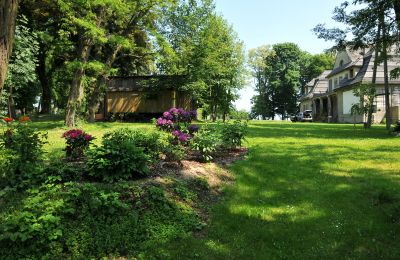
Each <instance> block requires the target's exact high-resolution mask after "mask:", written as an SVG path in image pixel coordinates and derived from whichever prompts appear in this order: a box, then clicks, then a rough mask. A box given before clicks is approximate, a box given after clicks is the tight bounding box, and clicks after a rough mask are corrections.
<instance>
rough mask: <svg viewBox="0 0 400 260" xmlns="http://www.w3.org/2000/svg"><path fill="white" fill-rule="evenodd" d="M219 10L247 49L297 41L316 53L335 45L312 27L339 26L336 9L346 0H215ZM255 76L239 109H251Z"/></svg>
mask: <svg viewBox="0 0 400 260" xmlns="http://www.w3.org/2000/svg"><path fill="white" fill-rule="evenodd" d="M215 1H216V8H217V12H218V13H220V14H222V15H223V16H224V17H225V19H226V20H227V21H228V22H229V23H230V24H231V25H232V26H233V29H234V30H235V31H236V32H237V33H238V35H239V38H240V39H241V40H242V41H243V42H244V44H245V46H246V50H249V49H252V48H256V47H258V46H261V45H265V44H270V45H272V44H275V43H282V42H294V43H297V44H298V45H299V47H300V48H301V49H302V50H305V51H308V52H310V53H312V54H317V53H321V52H323V51H324V50H325V49H328V48H330V47H332V43H331V42H325V41H324V40H320V39H318V38H317V37H316V36H315V35H314V34H313V32H312V29H313V28H314V27H315V26H316V25H317V24H320V23H323V24H326V25H327V27H333V26H335V25H336V24H335V22H334V21H333V20H332V12H333V10H334V8H335V7H336V6H339V5H340V3H342V2H343V0H215ZM253 95H254V91H253V89H252V86H251V80H250V82H249V84H248V86H246V87H245V88H244V89H243V90H241V91H240V99H239V100H238V101H236V103H235V105H236V107H237V109H245V110H247V111H250V108H251V102H250V99H251V97H252V96H253Z"/></svg>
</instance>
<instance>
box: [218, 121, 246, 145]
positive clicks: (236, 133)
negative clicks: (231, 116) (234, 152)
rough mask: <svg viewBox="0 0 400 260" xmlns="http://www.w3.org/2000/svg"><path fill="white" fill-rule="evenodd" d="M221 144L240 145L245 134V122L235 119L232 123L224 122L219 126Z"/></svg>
mask: <svg viewBox="0 0 400 260" xmlns="http://www.w3.org/2000/svg"><path fill="white" fill-rule="evenodd" d="M219 128H220V131H221V138H222V144H223V146H225V147H227V148H236V147H240V146H242V142H243V140H244V139H245V136H246V134H247V123H245V122H244V123H242V122H241V121H240V120H236V121H234V122H233V124H229V123H225V124H223V125H220V126H219Z"/></svg>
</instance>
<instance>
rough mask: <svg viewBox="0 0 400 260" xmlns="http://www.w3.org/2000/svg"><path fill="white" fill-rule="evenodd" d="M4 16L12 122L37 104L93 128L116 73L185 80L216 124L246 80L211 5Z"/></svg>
mask: <svg viewBox="0 0 400 260" xmlns="http://www.w3.org/2000/svg"><path fill="white" fill-rule="evenodd" d="M0 9H1V10H0V16H2V17H0V20H1V21H3V20H7V21H9V22H7V24H1V25H0V40H1V42H5V44H1V45H0V61H1V63H0V93H1V94H0V101H1V103H0V104H1V109H2V110H6V111H7V113H8V114H10V116H12V117H15V116H16V111H17V110H18V111H21V112H22V113H29V112H31V111H32V110H33V107H34V105H35V104H39V112H40V113H42V114H48V113H53V112H55V111H65V123H66V125H67V126H70V127H72V126H74V125H75V122H76V119H77V117H86V118H87V119H88V121H94V116H95V113H96V111H97V110H98V107H99V101H100V99H101V97H102V94H103V93H104V92H105V89H106V85H107V81H108V78H109V77H110V76H115V75H117V76H128V75H143V74H171V75H185V76H186V77H185V78H186V82H185V84H184V87H183V90H187V91H188V92H189V93H191V94H192V97H193V99H194V100H196V102H197V104H198V106H201V107H203V108H204V109H205V111H207V113H208V114H209V115H210V116H211V117H212V118H213V119H216V117H217V115H221V116H223V117H226V115H228V114H229V111H230V109H231V107H232V102H233V101H234V100H235V99H237V97H238V96H237V91H238V90H239V89H240V88H241V87H242V86H243V85H244V83H245V66H244V63H245V53H244V47H243V43H242V42H241V41H240V40H239V39H238V36H237V34H236V33H235V32H234V31H233V29H232V27H231V26H230V25H229V24H228V23H227V21H226V20H225V19H224V18H223V17H221V16H220V15H219V14H217V12H216V10H215V5H214V2H213V0H179V1H176V0H58V1H53V0H20V1H16V0H2V1H1V4H0ZM17 9H18V15H17ZM11 11H12V12H11ZM3 16H4V17H3ZM3 39H4V40H3ZM14 39H15V41H14ZM12 47H13V48H14V51H11V48H12ZM7 64H9V65H8V67H7ZM6 72H7V73H6ZM2 90H4V91H2Z"/></svg>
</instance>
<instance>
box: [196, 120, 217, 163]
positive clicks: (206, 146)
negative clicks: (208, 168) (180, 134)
mask: <svg viewBox="0 0 400 260" xmlns="http://www.w3.org/2000/svg"><path fill="white" fill-rule="evenodd" d="M190 146H191V148H192V149H194V150H196V151H199V152H200V154H201V157H202V159H203V160H204V161H211V160H212V159H213V156H212V155H213V153H215V151H216V150H217V149H218V147H219V146H221V135H220V133H219V132H218V131H216V130H215V129H213V128H210V127H206V126H205V127H202V128H201V129H200V131H199V132H198V133H197V134H196V135H195V136H194V137H193V139H192V140H191V142H190Z"/></svg>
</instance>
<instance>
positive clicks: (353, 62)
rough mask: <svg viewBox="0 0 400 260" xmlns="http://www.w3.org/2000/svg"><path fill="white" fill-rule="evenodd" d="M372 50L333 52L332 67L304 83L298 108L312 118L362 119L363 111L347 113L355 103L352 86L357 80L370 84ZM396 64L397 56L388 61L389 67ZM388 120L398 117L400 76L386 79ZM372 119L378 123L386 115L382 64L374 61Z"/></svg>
mask: <svg viewBox="0 0 400 260" xmlns="http://www.w3.org/2000/svg"><path fill="white" fill-rule="evenodd" d="M374 61H375V54H374V52H373V51H351V50H349V49H346V50H344V51H341V52H339V53H338V54H337V55H336V60H335V64H334V67H333V69H332V70H330V71H324V72H323V73H322V74H321V75H320V76H319V77H318V78H316V79H313V80H312V81H311V82H309V83H308V84H307V85H306V86H305V92H304V93H305V94H304V95H303V96H302V97H301V98H300V100H299V101H300V111H304V110H312V111H313V118H314V121H321V122H339V123H353V122H365V118H364V116H363V115H351V107H352V106H353V105H354V104H357V103H359V98H358V97H356V96H354V92H353V91H354V89H355V88H356V87H357V86H359V85H360V84H371V83H372V77H373V67H374ZM399 66H400V56H398V55H394V56H392V58H391V59H390V61H389V63H388V67H389V68H388V69H389V71H391V70H393V69H395V68H397V67H399ZM389 85H390V87H389V89H390V107H391V111H390V112H391V117H392V121H393V122H395V121H398V120H400V113H399V107H400V79H390V80H389ZM375 86H376V97H375V101H374V102H375V105H374V106H375V108H374V113H373V122H374V123H381V122H382V121H383V120H384V118H385V115H386V109H385V107H386V106H385V96H384V93H385V91H384V73H383V65H378V67H377V75H376V83H375Z"/></svg>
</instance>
